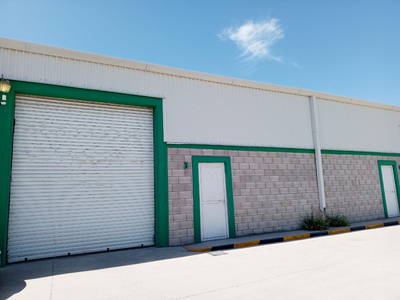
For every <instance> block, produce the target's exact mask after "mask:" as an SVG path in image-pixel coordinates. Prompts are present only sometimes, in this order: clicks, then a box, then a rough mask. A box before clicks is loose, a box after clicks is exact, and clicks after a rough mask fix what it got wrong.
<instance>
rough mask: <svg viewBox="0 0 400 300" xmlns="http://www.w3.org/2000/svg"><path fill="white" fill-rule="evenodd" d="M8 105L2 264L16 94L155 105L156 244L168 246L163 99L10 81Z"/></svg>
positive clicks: (2, 165)
mask: <svg viewBox="0 0 400 300" xmlns="http://www.w3.org/2000/svg"><path fill="white" fill-rule="evenodd" d="M10 83H11V91H10V92H9V93H8V94H7V105H6V106H0V128H1V130H0V141H1V142H0V145H1V147H0V250H1V253H2V254H1V266H4V265H5V264H6V255H5V254H6V251H7V232H8V211H9V202H10V201H9V199H10V183H11V182H10V176H11V162H12V145H13V127H14V105H15V94H26V95H32V96H42V97H53V98H63V99H72V100H83V101H93V102H103V103H112V104H121V105H133V106H142V107H151V108H153V115H154V118H153V120H154V176H155V177H154V185H155V187H154V189H155V244H156V246H157V247H167V246H168V245H169V221H168V218H169V212H168V208H169V206H168V166H167V163H168V159H167V157H168V155H167V145H166V144H165V143H164V133H163V132H164V130H163V106H162V99H158V98H151V97H144V96H136V95H128V94H121V93H112V92H103V91H97V90H88V89H80V88H72V87H64V86H56V85H48V84H41V83H31V82H22V81H11V82H10Z"/></svg>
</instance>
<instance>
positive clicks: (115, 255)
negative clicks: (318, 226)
mask: <svg viewBox="0 0 400 300" xmlns="http://www.w3.org/2000/svg"><path fill="white" fill-rule="evenodd" d="M385 221H386V220H385ZM399 235H400V226H390V227H382V228H378V229H376V230H361V231H356V232H354V233H352V234H336V235H333V236H331V237H329V238H320V239H303V240H299V241H296V242H295V243H274V244H268V245H262V246H259V247H248V248H245V249H234V250H225V251H217V252H209V253H195V252H189V251H187V250H186V249H183V248H182V247H170V248H154V247H151V248H143V249H131V250H123V251H113V252H106V253H97V254H88V255H79V256H69V257H62V258H55V259H43V260H37V261H28V262H21V263H14V264H10V265H7V266H6V267H5V268H0V300H3V299H10V300H32V299H35V300H36V299H39V300H41V299H49V300H70V299H73V300H98V299H107V300H114V299H115V300H125V299H126V300H130V299H140V300H159V299H164V300H204V299H218V300H243V299H252V300H258V299H259V300H265V299H266V298H268V299H291V300H292V299H294V300H297V299H298V300H303V299H309V300H319V299H321V298H323V299H324V300H337V299H353V300H364V299H379V300H395V299H397V300H398V299H399V292H398V278H399V261H400V260H399V257H398V256H399V253H400V240H399V239H398V238H396V237H398V236H399Z"/></svg>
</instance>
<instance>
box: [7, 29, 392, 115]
mask: <svg viewBox="0 0 400 300" xmlns="http://www.w3.org/2000/svg"><path fill="white" fill-rule="evenodd" d="M0 44H1V46H0V48H5V49H13V50H19V51H25V52H32V53H37V54H42V55H49V56H57V57H63V58H70V59H76V60H82V61H89V62H93V63H99V64H108V65H113V66H118V67H123V68H131V69H137V70H142V71H147V72H154V73H160V74H165V75H172V76H178V77H186V78H190V79H198V80H204V81H210V82H215V83H222V84H227V85H233V86H240V87H247V88H255V89H260V90H268V91H273V92H281V93H288V94H295V95H300V96H311V95H315V97H317V98H322V99H325V100H331V101H337V102H343V103H348V104H355V105H361V106H368V107H373V108H380V109H386V110H393V111H398V112H400V106H393V105H388V104H383V103H377V102H372V101H366V100H361V99H356V98H350V97H344V96H338V95H333V94H326V93H321V92H316V91H311V90H306V89H299V88H293V87H287V86H281V85H276V84H270V83H263V82H258V81H250V80H246V79H238V78H233V77H226V76H220V75H213V74H208V73H202V72H196V71H189V70H184V69H179V68H173V67H167V66H162V65H156V64H152V63H145V62H139V61H134V60H130V59H124V58H116V57H111V56H106V55H100V54H94V53H88V52H82V51H77V50H71V49H66V48H59V47H54V46H47V45H42V44H36V43H30V42H24V41H19V40H14V39H8V38H3V37H0Z"/></svg>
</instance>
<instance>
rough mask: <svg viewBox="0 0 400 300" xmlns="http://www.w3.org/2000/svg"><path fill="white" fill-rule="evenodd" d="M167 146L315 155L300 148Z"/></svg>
mask: <svg viewBox="0 0 400 300" xmlns="http://www.w3.org/2000/svg"><path fill="white" fill-rule="evenodd" d="M167 146H168V148H189V149H211V150H230V151H259V152H290V153H315V151H314V149H300V148H275V147H251V146H225V145H201V144H167Z"/></svg>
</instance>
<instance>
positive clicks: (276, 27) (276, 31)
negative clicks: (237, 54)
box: [218, 19, 285, 62]
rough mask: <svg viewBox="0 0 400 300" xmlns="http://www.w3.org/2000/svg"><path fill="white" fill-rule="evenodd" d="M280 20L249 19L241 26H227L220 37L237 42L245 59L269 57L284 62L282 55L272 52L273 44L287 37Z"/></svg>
mask: <svg viewBox="0 0 400 300" xmlns="http://www.w3.org/2000/svg"><path fill="white" fill-rule="evenodd" d="M278 22H279V20H278V19H271V20H270V21H264V22H259V23H254V22H253V21H248V22H247V23H245V24H244V25H242V26H241V27H239V28H235V29H233V28H232V27H229V28H225V29H224V30H222V32H221V33H220V34H218V37H219V38H220V39H221V40H231V41H233V42H235V43H236V45H237V46H238V48H239V49H240V50H241V51H242V54H241V56H242V57H244V60H245V61H253V60H257V59H263V58H267V59H270V60H275V61H279V62H282V58H281V57H277V56H274V55H272V54H271V47H272V45H273V44H275V43H276V42H277V41H279V40H280V39H283V38H284V37H285V35H284V34H283V29H282V27H281V26H280V24H279V23H278Z"/></svg>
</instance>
